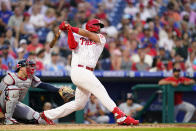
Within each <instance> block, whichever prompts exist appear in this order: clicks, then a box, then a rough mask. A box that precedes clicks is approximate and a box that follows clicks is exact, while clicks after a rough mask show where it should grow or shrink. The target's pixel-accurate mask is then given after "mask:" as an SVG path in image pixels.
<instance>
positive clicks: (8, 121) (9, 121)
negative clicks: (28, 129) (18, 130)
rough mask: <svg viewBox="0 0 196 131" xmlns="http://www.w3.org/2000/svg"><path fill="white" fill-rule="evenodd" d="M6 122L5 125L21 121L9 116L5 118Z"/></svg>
mask: <svg viewBox="0 0 196 131" xmlns="http://www.w3.org/2000/svg"><path fill="white" fill-rule="evenodd" d="M4 124H5V125H15V124H19V122H18V121H17V120H16V119H14V118H11V117H7V118H5V120H4Z"/></svg>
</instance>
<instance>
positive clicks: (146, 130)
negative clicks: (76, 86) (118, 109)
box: [0, 128, 196, 131]
mask: <svg viewBox="0 0 196 131" xmlns="http://www.w3.org/2000/svg"><path fill="white" fill-rule="evenodd" d="M0 131H8V130H0ZM10 131H11V130H10ZM12 131H13V130H12ZM17 131H19V130H17ZM20 131H43V130H20ZM44 131H45V130H44ZM47 131H196V129H193V128H129V129H62V130H59V129H57V130H47Z"/></svg>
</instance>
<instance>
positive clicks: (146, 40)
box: [141, 24, 157, 48]
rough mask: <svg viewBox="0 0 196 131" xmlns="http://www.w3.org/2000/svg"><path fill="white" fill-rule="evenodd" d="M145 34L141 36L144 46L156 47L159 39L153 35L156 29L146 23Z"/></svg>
mask: <svg viewBox="0 0 196 131" xmlns="http://www.w3.org/2000/svg"><path fill="white" fill-rule="evenodd" d="M143 32H144V36H143V37H142V38H141V43H142V44H143V45H144V46H150V47H152V48H155V47H156V44H157V39H156V38H155V37H154V36H153V35H154V31H153V30H151V29H150V27H149V24H145V25H144V29H143Z"/></svg>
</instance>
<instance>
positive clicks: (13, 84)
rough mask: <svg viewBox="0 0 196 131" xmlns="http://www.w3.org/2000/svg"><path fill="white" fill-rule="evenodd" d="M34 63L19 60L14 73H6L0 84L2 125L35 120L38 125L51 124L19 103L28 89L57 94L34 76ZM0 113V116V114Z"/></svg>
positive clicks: (56, 90)
mask: <svg viewBox="0 0 196 131" xmlns="http://www.w3.org/2000/svg"><path fill="white" fill-rule="evenodd" d="M34 71H35V62H34V61H32V60H21V61H19V62H18V64H17V69H16V72H15V73H11V72H9V73H7V75H6V76H5V77H4V78H3V79H2V81H1V83H0V108H1V109H0V111H2V112H3V114H4V117H5V120H4V124H7V125H9V124H18V121H17V119H21V120H35V123H38V124H47V123H49V124H53V122H52V121H47V122H46V121H45V120H44V119H42V118H41V117H40V114H39V113H38V112H36V111H34V110H33V109H32V108H31V107H29V106H27V105H25V104H23V103H21V102H20V101H22V100H23V98H24V97H25V95H26V93H27V91H28V89H29V88H30V87H38V88H42V89H47V91H51V92H58V91H60V90H62V89H61V88H60V89H59V88H56V87H54V86H52V85H50V84H47V83H43V82H41V81H40V79H39V78H38V77H36V76H35V75H34ZM2 112H1V114H2Z"/></svg>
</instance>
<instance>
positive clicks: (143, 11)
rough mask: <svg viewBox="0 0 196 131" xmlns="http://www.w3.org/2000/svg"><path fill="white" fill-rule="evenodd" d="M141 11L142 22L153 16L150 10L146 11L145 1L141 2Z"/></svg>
mask: <svg viewBox="0 0 196 131" xmlns="http://www.w3.org/2000/svg"><path fill="white" fill-rule="evenodd" d="M139 12H140V19H141V20H142V22H145V21H146V20H147V18H150V17H151V14H150V12H148V11H146V7H145V6H144V4H143V3H140V4H139Z"/></svg>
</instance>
